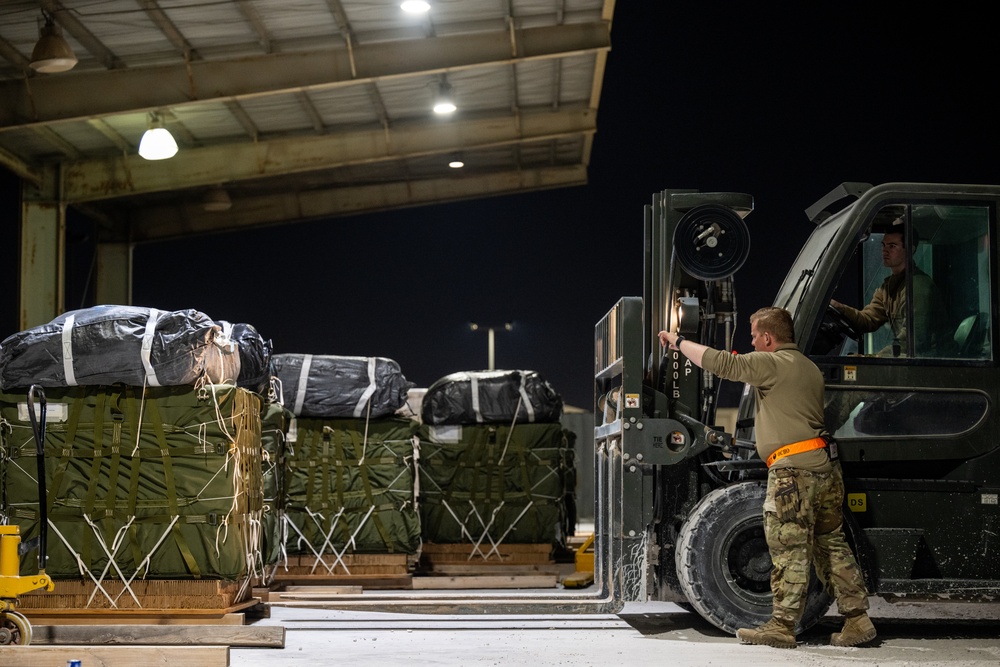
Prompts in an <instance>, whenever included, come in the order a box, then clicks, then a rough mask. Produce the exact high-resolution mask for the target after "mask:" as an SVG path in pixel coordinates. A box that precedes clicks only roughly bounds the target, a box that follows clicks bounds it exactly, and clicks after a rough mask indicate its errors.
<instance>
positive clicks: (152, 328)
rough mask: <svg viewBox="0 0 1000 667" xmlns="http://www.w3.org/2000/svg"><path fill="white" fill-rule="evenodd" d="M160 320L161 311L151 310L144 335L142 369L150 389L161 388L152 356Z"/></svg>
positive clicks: (141, 353)
mask: <svg viewBox="0 0 1000 667" xmlns="http://www.w3.org/2000/svg"><path fill="white" fill-rule="evenodd" d="M159 319H160V311H158V310H157V309H156V308H150V309H149V318H148V319H147V320H146V331H145V332H143V334H142V350H141V351H140V356H141V357H142V367H143V368H145V369H146V381H147V382H148V383H149V386H150V387H159V386H160V381H159V380H157V379H156V371H155V370H154V369H153V362H152V360H150V354H151V352H152V349H153V335H154V334H155V333H156V322H157V320H159Z"/></svg>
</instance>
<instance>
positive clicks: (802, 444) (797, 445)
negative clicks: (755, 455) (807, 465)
mask: <svg viewBox="0 0 1000 667" xmlns="http://www.w3.org/2000/svg"><path fill="white" fill-rule="evenodd" d="M824 447H826V440H824V439H823V438H818V437H817V438H809V439H808V440H800V441H799V442H793V443H792V444H790V445H784V446H782V447H778V448H777V449H776V450H774V453H773V454H771V455H770V456H768V457H767V467H768V468H770V467H771V466H773V465H774V462H775V461H777V460H778V459H783V458H785V457H786V456H791V455H792V454H801V453H802V452H810V451H812V450H814V449H822V448H824Z"/></svg>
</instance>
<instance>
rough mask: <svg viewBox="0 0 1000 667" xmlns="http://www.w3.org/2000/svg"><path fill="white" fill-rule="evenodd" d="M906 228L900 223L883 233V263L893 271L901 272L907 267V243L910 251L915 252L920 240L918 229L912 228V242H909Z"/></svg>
mask: <svg viewBox="0 0 1000 667" xmlns="http://www.w3.org/2000/svg"><path fill="white" fill-rule="evenodd" d="M905 230H906V228H905V227H903V226H902V225H900V226H898V227H893V228H892V230H891V231H888V232H886V233H885V234H883V235H882V264H884V265H885V267H886V268H888V269H889V270H891V271H892V272H893V273H899V272H901V271H902V270H903V269H905V268H906V258H907V251H906V249H907V248H906V247H907V245H909V249H910V252H913V251H914V250H915V249H916V247H917V243H919V242H920V241H919V239H918V238H917V230H915V229H911V230H910V240H909V241H910V242H909V244H907V242H906V234H905Z"/></svg>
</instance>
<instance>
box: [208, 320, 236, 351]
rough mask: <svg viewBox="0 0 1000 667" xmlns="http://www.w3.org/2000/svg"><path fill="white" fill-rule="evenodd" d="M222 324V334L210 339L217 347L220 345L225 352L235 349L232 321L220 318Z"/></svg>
mask: <svg viewBox="0 0 1000 667" xmlns="http://www.w3.org/2000/svg"><path fill="white" fill-rule="evenodd" d="M219 324H221V325H222V334H221V335H219V336H216V337H215V340H214V341H212V342H214V343H215V345H216V346H217V347H221V348H222V349H224V350H225V351H226V352H235V351H236V341H234V340H233V323H232V322H227V321H226V320H222V321H220V322H219Z"/></svg>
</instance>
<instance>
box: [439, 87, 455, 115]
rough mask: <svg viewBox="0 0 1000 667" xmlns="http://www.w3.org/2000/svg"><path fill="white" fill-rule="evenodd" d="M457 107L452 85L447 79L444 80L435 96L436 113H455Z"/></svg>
mask: <svg viewBox="0 0 1000 667" xmlns="http://www.w3.org/2000/svg"><path fill="white" fill-rule="evenodd" d="M457 108H458V107H456V106H455V100H454V98H453V97H452V94H451V85H449V84H448V82H447V81H442V82H441V83H440V85H439V86H438V93H437V96H435V98H434V113H436V114H439V115H442V116H444V115H447V114H450V113H455V110H456V109H457Z"/></svg>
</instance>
